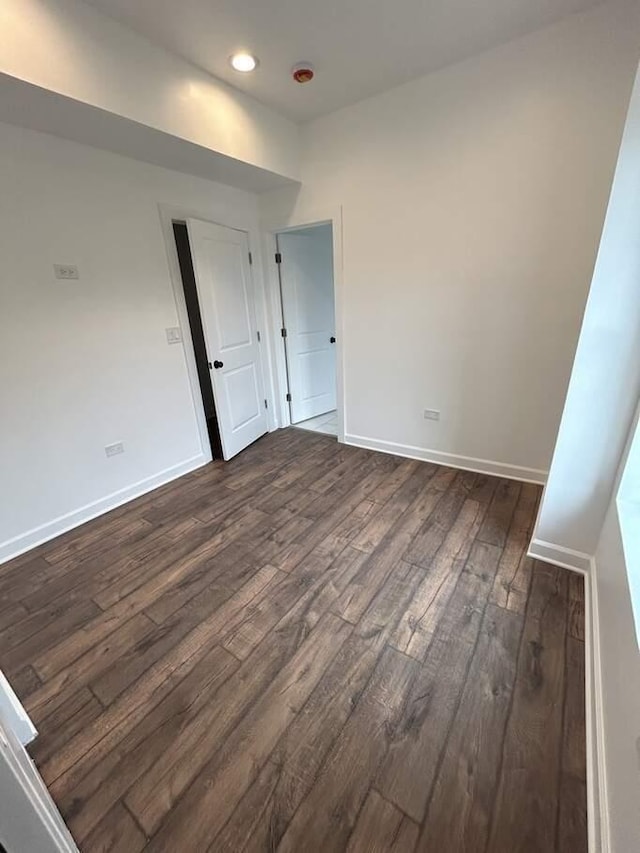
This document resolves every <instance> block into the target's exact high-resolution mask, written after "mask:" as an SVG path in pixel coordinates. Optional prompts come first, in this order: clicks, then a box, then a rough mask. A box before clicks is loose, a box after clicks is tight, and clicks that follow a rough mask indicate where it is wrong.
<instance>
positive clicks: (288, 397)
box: [287, 394, 291, 403]
mask: <svg viewBox="0 0 640 853" xmlns="http://www.w3.org/2000/svg"><path fill="white" fill-rule="evenodd" d="M290 402H291V394H287V403H290Z"/></svg>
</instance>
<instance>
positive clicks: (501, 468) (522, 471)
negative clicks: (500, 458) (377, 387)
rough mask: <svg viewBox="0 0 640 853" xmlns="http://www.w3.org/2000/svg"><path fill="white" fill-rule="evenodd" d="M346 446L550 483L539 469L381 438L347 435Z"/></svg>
mask: <svg viewBox="0 0 640 853" xmlns="http://www.w3.org/2000/svg"><path fill="white" fill-rule="evenodd" d="M344 443H345V444H352V445H353V446H354V447H364V448H365V449H366V450H380V451H382V452H383V453H392V454H393V455H394V456H405V457H407V459H420V460H423V461H424V462H433V463H435V464H436V465H445V466H446V467H448V468H461V469H462V470H463V471H476V472H477V473H479V474H490V475H492V476H495V477H506V478H507V479H509V480H521V481H522V482H525V483H537V484H540V485H544V484H545V483H546V482H547V474H548V471H541V470H539V469H537V468H524V467H522V466H520V465H509V464H507V463H506V462H493V461H492V460H490V459H476V458H474V457H473V456H458V455H457V454H455V453H444V452H443V451H441V450H429V449H428V448H426V447H413V446H412V445H410V444H396V442H395V441H382V440H381V439H379V438H368V437H367V436H364V435H350V434H348V433H346V434H345V437H344Z"/></svg>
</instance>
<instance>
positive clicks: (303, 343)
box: [278, 225, 336, 424]
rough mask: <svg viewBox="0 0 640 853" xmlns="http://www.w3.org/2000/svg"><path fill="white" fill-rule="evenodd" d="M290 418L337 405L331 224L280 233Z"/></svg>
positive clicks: (299, 418) (308, 415) (296, 419)
mask: <svg viewBox="0 0 640 853" xmlns="http://www.w3.org/2000/svg"><path fill="white" fill-rule="evenodd" d="M278 251H279V252H280V255H281V261H280V286H281V288H282V311H283V315H284V323H285V328H286V335H287V336H286V341H285V343H286V349H287V369H288V374H289V393H290V394H291V403H290V405H291V422H292V423H294V424H295V423H299V422H300V421H304V420H307V419H308V418H313V417H315V416H316V415H321V414H324V412H330V411H332V410H333V409H335V408H336V356H335V306H334V295H333V240H332V234H331V226H330V225H322V226H317V227H316V228H308V229H305V230H303V231H288V232H285V233H283V234H278Z"/></svg>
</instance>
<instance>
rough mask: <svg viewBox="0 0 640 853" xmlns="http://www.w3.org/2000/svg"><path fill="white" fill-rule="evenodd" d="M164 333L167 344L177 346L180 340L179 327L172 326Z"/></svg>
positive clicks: (180, 331)
mask: <svg viewBox="0 0 640 853" xmlns="http://www.w3.org/2000/svg"><path fill="white" fill-rule="evenodd" d="M165 332H166V334H167V343H168V344H179V343H180V341H181V340H182V329H181V328H180V326H172V327H171V328H170V329H165Z"/></svg>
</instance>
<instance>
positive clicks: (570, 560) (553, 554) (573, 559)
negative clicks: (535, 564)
mask: <svg viewBox="0 0 640 853" xmlns="http://www.w3.org/2000/svg"><path fill="white" fill-rule="evenodd" d="M528 555H529V556H530V557H533V558H534V559H535V560H542V562H543V563H552V564H553V565H554V566H560V567H561V568H563V569H571V571H572V572H580V573H581V574H583V575H584V574H588V572H589V570H590V568H591V562H592V560H593V558H592V557H591V556H590V555H589V554H584V553H583V552H582V551H574V550H573V549H571V548H564V547H563V546H562V545H554V544H553V543H552V542H545V541H544V540H543V539H532V540H531V542H530V544H529V551H528Z"/></svg>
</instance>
